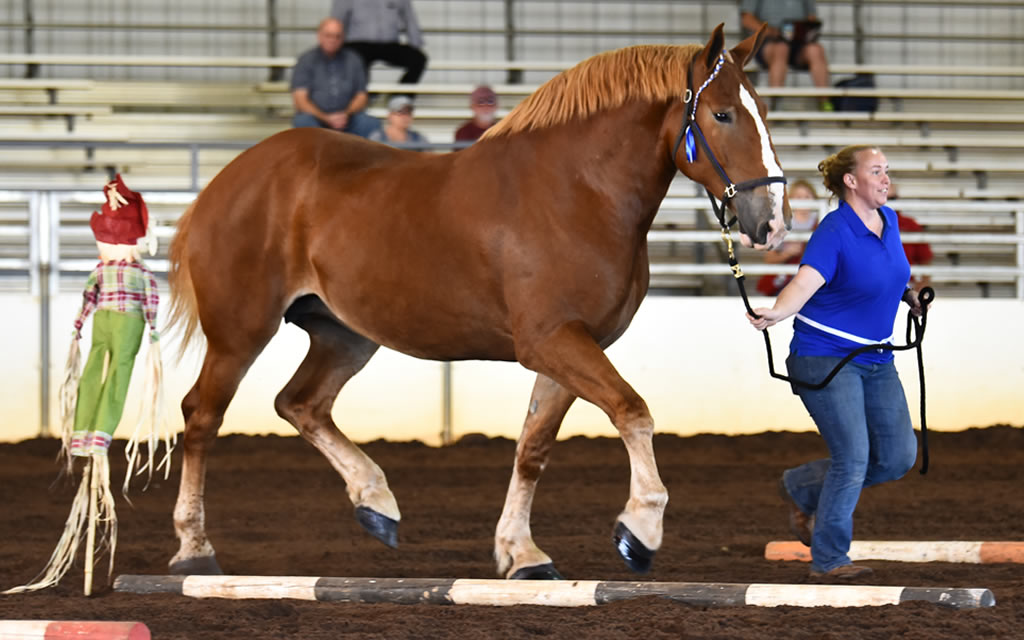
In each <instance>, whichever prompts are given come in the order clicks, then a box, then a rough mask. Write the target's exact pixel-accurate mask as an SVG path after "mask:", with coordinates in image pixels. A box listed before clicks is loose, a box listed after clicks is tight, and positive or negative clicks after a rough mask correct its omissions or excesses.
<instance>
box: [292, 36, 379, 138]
mask: <svg viewBox="0 0 1024 640" xmlns="http://www.w3.org/2000/svg"><path fill="white" fill-rule="evenodd" d="M316 38H317V43H318V46H316V47H313V48H312V49H310V50H309V51H306V52H305V53H303V54H302V55H301V56H299V59H298V61H297V62H296V63H295V66H294V67H292V82H291V91H292V102H293V103H294V105H295V117H294V118H292V126H295V127H326V128H329V129H335V130H337V131H344V132H346V133H354V134H356V135H359V136H363V137H364V138H365V137H367V136H369V135H370V134H371V133H373V132H374V131H375V130H377V129H379V128H380V123H379V122H378V121H377V119H376V118H374V117H373V116H371V115H369V114H367V113H365V112H364V109H365V108H366V103H367V100H368V98H367V95H366V73H365V71H364V70H363V64H362V61H361V60H360V58H359V55H358V54H356V53H355V52H354V51H350V50H349V49H345V48H343V47H342V44H343V43H344V42H345V28H344V26H343V25H342V23H341V22H339V21H338V20H336V19H334V18H324V19H323V21H322V22H321V23H320V27H319V28H318V29H317V32H316Z"/></svg>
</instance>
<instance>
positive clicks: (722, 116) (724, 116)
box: [715, 111, 732, 122]
mask: <svg viewBox="0 0 1024 640" xmlns="http://www.w3.org/2000/svg"><path fill="white" fill-rule="evenodd" d="M715 120H718V121H719V122H732V118H730V117H729V114H728V113H726V112H724V111H717V112H715Z"/></svg>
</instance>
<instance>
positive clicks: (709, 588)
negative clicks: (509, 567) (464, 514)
mask: <svg viewBox="0 0 1024 640" xmlns="http://www.w3.org/2000/svg"><path fill="white" fill-rule="evenodd" d="M114 591H119V592H129V593H142V594H145V593H176V594H180V595H184V596H189V597H193V598H231V599H248V598H262V599H279V598H292V599H299V600H320V601H325V602H389V603H393V604H418V603H426V604H476V605H492V606H505V605H519V604H533V605H549V606H555V607H580V606H592V605H599V604H606V603H608V602H615V601H617V600H628V599H630V598H638V597H643V596H662V597H664V598H668V599H670V600H674V601H677V602H683V603H686V604H692V605H699V606H730V605H732V606H739V605H755V606H760V607H776V606H783V605H785V606H795V607H865V606H880V605H886V604H900V603H903V602H910V601H918V600H921V601H926V602H934V603H935V604H939V605H943V606H946V607H951V608H954V609H973V608H978V607H991V606H994V605H995V597H994V596H993V595H992V592H991V591H989V590H988V589H945V588H918V587H883V586H859V585H803V584H728V583H718V584H716V583H706V582H605V581H598V580H552V581H548V580H472V579H429V578H407V579H401V578H318V577H278V576H142V575H122V576H118V578H117V579H116V580H115V581H114Z"/></svg>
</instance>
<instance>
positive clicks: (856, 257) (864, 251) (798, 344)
mask: <svg viewBox="0 0 1024 640" xmlns="http://www.w3.org/2000/svg"><path fill="white" fill-rule="evenodd" d="M879 213H880V214H881V216H882V221H883V228H882V237H881V238H879V237H878V236H876V235H875V234H874V233H872V232H871V231H870V230H869V229H868V228H867V227H866V226H864V223H863V222H861V220H860V218H859V217H858V216H857V214H856V212H854V210H853V209H852V208H851V207H850V205H848V204H847V203H846V202H845V201H840V202H839V208H838V209H835V210H834V211H832V212H830V213H829V214H828V215H827V216H825V218H824V219H823V220H822V221H821V224H819V225H818V228H817V229H816V230H815V231H814V233H813V234H811V239H810V240H809V241H808V242H807V249H806V250H805V251H804V255H803V259H802V260H801V262H800V264H801V265H805V264H806V265H807V266H809V267H813V268H814V269H815V271H817V272H818V273H820V274H821V276H822V277H823V278H825V284H824V285H822V287H821V288H820V289H818V290H817V291H816V292H815V293H814V295H813V296H811V299H810V300H808V301H807V304H805V305H804V306H803V308H802V309H801V310H800V312H799V314H798V315H797V317H796V319H795V320H794V321H793V341H792V343H791V344H790V351H791V352H792V353H795V354H796V355H800V356H835V357H844V356H846V355H847V354H848V353H849V352H850V351H853V350H854V349H856V348H857V347H860V346H863V344H864V343H871V342H885V341H887V340H889V339H890V338H891V337H892V334H893V325H894V324H895V322H896V313H897V312H898V311H899V306H900V300H901V298H902V297H903V292H904V290H906V287H907V282H909V280H910V263H909V262H907V255H906V253H904V251H903V244H902V243H901V242H900V231H899V225H898V223H897V220H896V212H895V211H893V210H892V209H890V208H888V207H881V208H880V209H879ZM837 334H846V335H847V336H848V337H843V336H842V335H837ZM858 339H859V340H860V341H858ZM892 359H893V354H892V351H888V350H884V351H882V352H881V353H879V352H878V351H877V350H872V351H868V352H867V353H862V354H860V355H859V356H857V357H856V358H854V361H855V362H860V363H863V364H874V363H881V362H888V361H890V360H892Z"/></svg>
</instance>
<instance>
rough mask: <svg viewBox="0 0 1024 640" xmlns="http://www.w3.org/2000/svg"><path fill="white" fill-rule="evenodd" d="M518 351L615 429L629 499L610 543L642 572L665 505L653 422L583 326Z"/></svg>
mask: <svg viewBox="0 0 1024 640" xmlns="http://www.w3.org/2000/svg"><path fill="white" fill-rule="evenodd" d="M516 353H517V354H519V360H520V362H522V363H523V365H525V366H527V367H529V368H530V369H533V370H534V371H537V372H539V373H542V374H544V375H547V376H549V377H550V378H552V379H553V380H555V381H556V382H558V383H559V384H560V385H562V386H563V387H565V388H566V390H567V391H568V392H569V393H571V394H573V395H575V396H578V397H580V398H583V399H584V400H586V401H588V402H591V403H593V404H595V405H597V407H599V408H600V409H601V410H603V411H604V412H605V414H607V415H608V417H609V418H610V419H611V421H612V424H614V425H615V428H616V429H617V430H618V432H619V435H620V436H621V438H622V442H623V444H625V445H626V452H627V453H628V454H629V466H630V480H629V500H628V501H627V502H626V507H625V509H624V510H623V511H622V513H620V514H619V517H618V519H617V522H616V526H615V530H614V533H613V540H614V542H615V546H616V550H617V551H618V552H619V554H620V555H621V556H622V558H623V560H625V561H626V564H627V565H628V566H629V568H630V569H633V570H634V571H637V572H640V573H643V572H646V571H647V570H648V569H650V566H651V560H652V558H653V556H654V552H655V551H656V550H657V549H658V548H659V547H660V546H661V537H662V519H663V517H664V513H665V505H666V504H667V502H668V491H667V490H666V489H665V485H664V484H663V483H662V482H661V478H660V477H659V475H658V467H657V464H656V463H655V460H654V447H653V443H652V437H653V435H654V420H652V419H651V413H650V411H648V409H647V403H645V402H644V401H643V398H641V397H640V396H639V395H638V394H637V392H636V391H634V390H633V388H632V387H631V386H629V384H628V383H627V382H626V381H625V380H623V379H622V376H620V375H619V373H618V372H617V371H616V370H615V367H614V366H612V363H611V362H610V361H609V360H608V358H607V356H605V353H604V351H602V350H601V347H600V346H598V344H597V343H596V342H595V341H594V339H593V337H591V335H590V334H589V333H588V331H587V328H586V327H585V326H584V325H583V324H582V323H578V322H572V323H567V324H564V325H561V326H560V327H558V328H556V329H554V330H553V331H551V332H550V333H548V334H547V335H545V336H542V337H540V338H539V339H538V338H533V339H531V340H528V341H525V342H523V341H517V344H516Z"/></svg>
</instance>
